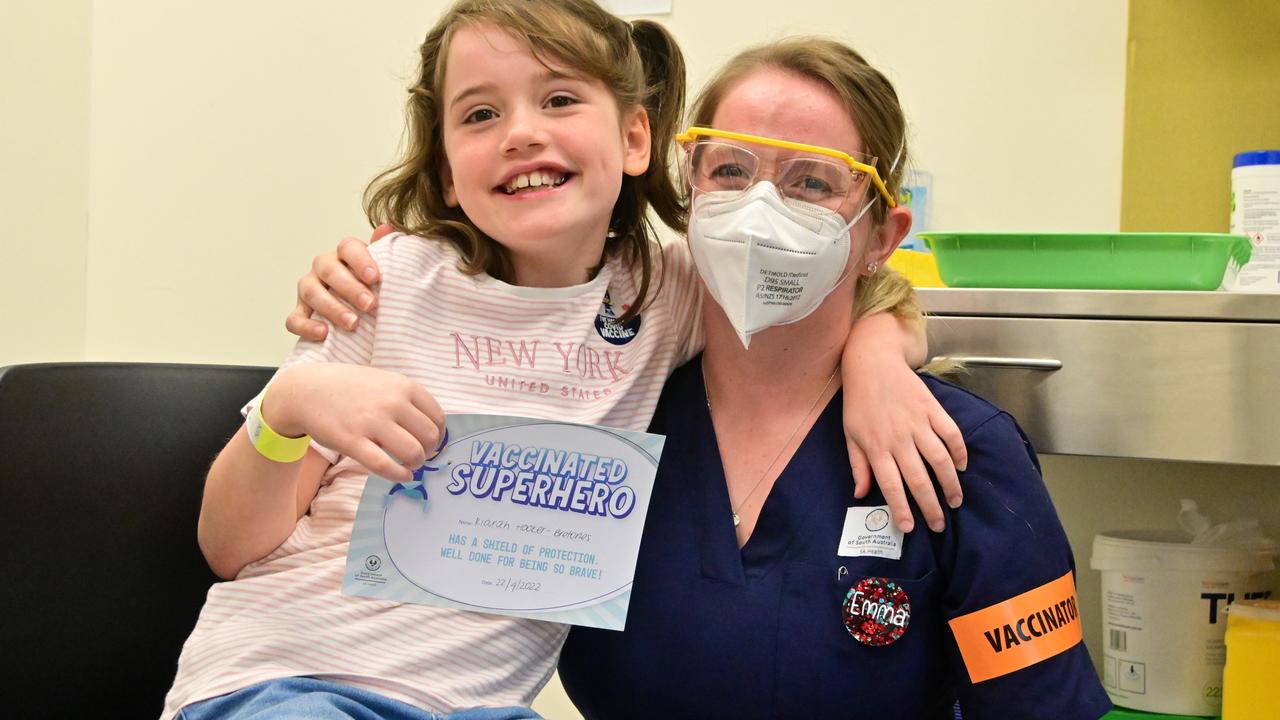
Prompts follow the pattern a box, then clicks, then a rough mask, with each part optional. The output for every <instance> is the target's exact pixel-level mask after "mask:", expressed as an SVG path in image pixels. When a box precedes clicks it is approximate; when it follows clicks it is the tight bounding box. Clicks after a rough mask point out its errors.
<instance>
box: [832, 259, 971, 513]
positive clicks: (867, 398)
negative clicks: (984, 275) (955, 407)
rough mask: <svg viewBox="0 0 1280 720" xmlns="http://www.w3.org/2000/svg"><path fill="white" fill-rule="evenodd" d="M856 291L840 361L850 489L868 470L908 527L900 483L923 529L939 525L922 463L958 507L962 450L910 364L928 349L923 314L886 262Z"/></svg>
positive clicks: (865, 487)
mask: <svg viewBox="0 0 1280 720" xmlns="http://www.w3.org/2000/svg"><path fill="white" fill-rule="evenodd" d="M857 298H858V300H857V303H858V305H857V307H855V309H854V317H855V318H857V319H856V320H855V322H854V324H853V328H852V329H851V330H850V332H849V340H848V342H847V343H846V344H845V350H844V357H843V360H842V363H841V367H842V368H843V369H842V371H841V372H842V373H843V380H844V427H845V439H846V441H847V442H848V445H849V461H850V464H851V465H852V466H853V475H854V495H855V496H856V497H863V496H865V495H866V494H867V492H868V491H870V489H871V477H872V476H873V475H874V477H875V480H876V483H877V484H879V486H880V491H881V493H882V494H883V495H884V497H885V501H886V502H887V503H888V504H889V512H890V514H891V515H892V516H893V518H894V521H895V522H896V524H897V525H898V527H899V528H900V529H901V530H903V531H904V532H908V531H910V530H911V529H912V528H913V526H914V522H913V520H912V518H911V511H910V508H909V507H908V506H907V497H906V492H905V490H904V488H903V485H904V484H905V485H906V487H907V488H909V489H910V490H911V495H912V497H914V498H915V501H916V504H917V505H919V506H920V511H921V514H922V515H924V518H925V521H926V522H927V523H928V524H929V527H930V529H932V530H934V531H941V530H942V529H943V527H944V526H945V519H944V518H945V515H944V513H943V510H942V507H941V505H939V503H938V498H937V494H936V493H935V491H934V485H933V482H932V480H931V479H930V478H929V474H928V471H927V470H926V469H925V463H928V465H929V466H930V467H932V468H933V472H934V475H935V476H936V477H937V479H938V484H939V486H940V487H941V489H942V493H943V495H944V496H945V497H946V500H947V504H948V505H950V506H951V507H958V506H959V505H960V502H961V500H962V499H963V493H962V492H961V490H960V482H959V479H958V477H957V476H956V471H957V470H960V471H963V470H964V469H965V466H966V464H967V462H968V456H967V454H966V451H965V446H964V439H963V437H962V436H961V434H960V429H959V428H958V427H956V424H955V423H954V422H953V421H952V420H951V417H950V416H949V415H947V413H946V411H944V410H943V409H942V406H941V405H939V404H938V401H937V400H936V399H935V398H934V397H933V393H931V392H929V390H928V388H926V387H925V385H924V383H923V382H922V381H921V380H920V378H919V377H917V376H916V374H915V372H914V371H913V370H912V368H915V367H919V366H921V365H923V364H924V360H925V356H926V354H927V350H928V348H927V341H926V339H925V333H924V314H923V312H922V311H921V309H920V306H919V304H918V302H917V300H916V294H915V291H914V290H913V289H912V288H911V285H910V283H908V282H907V280H906V278H904V277H902V276H901V275H899V274H898V273H896V272H894V271H893V270H891V269H889V268H884V269H882V270H881V271H880V272H879V273H878V274H876V275H872V276H871V277H868V278H864V279H863V280H862V281H861V285H860V286H859V289H858V293H857Z"/></svg>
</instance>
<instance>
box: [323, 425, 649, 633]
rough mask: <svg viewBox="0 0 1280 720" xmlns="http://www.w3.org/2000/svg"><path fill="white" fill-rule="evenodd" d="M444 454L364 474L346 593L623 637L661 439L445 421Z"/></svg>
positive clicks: (598, 430) (582, 428) (587, 428)
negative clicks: (395, 478)
mask: <svg viewBox="0 0 1280 720" xmlns="http://www.w3.org/2000/svg"><path fill="white" fill-rule="evenodd" d="M448 427H449V443H448V445H447V446H446V447H445V449H444V450H443V451H442V452H441V453H440V455H438V456H437V457H435V458H434V459H432V460H430V461H428V463H427V465H426V467H425V468H423V469H422V470H420V471H418V472H417V473H415V474H414V479H413V481H412V482H408V483H395V482H392V481H390V480H387V479H385V478H382V477H379V476H377V475H370V476H369V480H368V482H367V483H366V485H365V489H364V494H363V495H362V496H361V499H360V506H359V509H358V510H357V511H356V519H355V526H354V528H353V529H352V533H351V546H350V550H349V551H348V554H347V566H346V572H345V575H344V576H343V582H342V592H343V593H345V594H347V595H360V596H364V597H373V598H381V599H384V600H395V601H398V602H411V603H422V604H425V605H436V606H440V607H448V608H457V609H460V610H472V611H476V612H486V613H497V614H501V615H514V616H517V617H526V618H535V619H538V620H549V621H553V622H562V623H570V624H573V625H587V626H590V627H598V628H605V629H610V630H621V629H623V627H624V626H625V624H626V617H627V606H628V604H629V602H630V599H631V581H632V578H633V577H634V575H635V569H636V556H637V554H638V553H639V551H640V534H641V531H642V530H643V529H644V519H645V514H646V512H647V511H648V508H649V497H650V495H651V493H652V491H653V479H654V474H655V472H656V470H657V467H658V458H659V457H660V456H661V455H662V446H663V443H664V441H665V438H664V437H663V436H661V435H651V434H648V433H642V432H634V431H629V430H617V429H613V428H605V427H595V426H591V425H574V424H570V423H560V422H551V421H547V420H534V419H529V418H517V417H503V416H497V415H450V416H449V419H448Z"/></svg>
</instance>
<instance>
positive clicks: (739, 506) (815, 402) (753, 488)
mask: <svg viewBox="0 0 1280 720" xmlns="http://www.w3.org/2000/svg"><path fill="white" fill-rule="evenodd" d="M838 372H840V366H839V365H838V364H837V365H836V369H835V370H832V371H831V376H830V377H828V378H827V381H826V382H825V383H823V384H822V390H820V391H818V396H817V397H815V398H814V399H813V404H812V405H810V406H809V409H808V410H806V411H805V413H804V415H801V416H800V422H798V423H796V426H795V429H793V430H792V431H791V434H790V435H788V436H787V440H786V442H784V443H782V447H780V448H778V454H777V455H774V456H773V459H772V460H770V461H769V465H768V467H766V468H765V469H764V472H762V473H760V477H759V478H758V479H757V480H756V484H755V485H752V486H751V490H750V491H749V492H748V493H747V495H746V497H744V498H742V500H740V501H739V502H738V504H737V505H735V506H732V507H730V508H729V512H730V513H732V514H733V526H734V527H738V525H739V524H741V523H742V518H741V517H739V516H738V511H739V510H741V509H742V506H743V505H746V504H747V501H748V500H750V499H751V496H752V495H755V494H756V490H759V489H760V484H761V483H763V482H764V479H765V478H767V477H769V471H770V470H772V469H773V466H774V465H777V464H778V459H779V458H781V457H782V453H784V452H786V450H787V448H788V447H790V445H791V441H792V440H795V439H796V433H798V432H800V428H802V427H804V422H805V420H808V419H809V416H810V415H812V414H813V410H814V408H816V407H818V403H819V402H820V401H821V400H822V396H823V395H826V394H827V388H829V387H831V381H832V380H835V379H836V373H838ZM702 393H703V395H704V396H705V397H706V399H707V414H708V415H710V414H711V387H710V385H709V384H708V383H707V361H706V358H705V357H704V358H703V360H702ZM714 427H715V426H714V423H713V425H712V428H713V429H714ZM726 481H727V478H726ZM725 490H726V491H727V490H728V484H727V482H726V486H725ZM729 501H730V502H733V498H730V499H729Z"/></svg>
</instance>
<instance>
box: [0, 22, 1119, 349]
mask: <svg viewBox="0 0 1280 720" xmlns="http://www.w3.org/2000/svg"><path fill="white" fill-rule="evenodd" d="M90 6H91V9H92V12H91V13H90ZM443 6H444V3H442V2H440V1H439V0H435V1H433V2H421V1H420V0H414V1H410V0H395V1H387V2H381V3H367V4H350V3H338V2H328V3H316V2H310V1H306V0H277V1H276V2H270V3H262V2H250V1H249V0H226V1H225V2H218V3H197V2H193V1H191V0H184V1H181V2H169V1H166V0H133V1H131V2H128V3H122V2H106V1H99V2H93V3H89V2H88V0H83V1H82V2H79V3H70V4H67V3H63V4H60V5H58V7H59V8H63V9H60V10H55V9H43V5H42V4H38V3H35V2H22V3H19V4H18V5H16V6H14V5H10V4H6V6H5V10H4V12H5V13H6V14H7V15H8V16H12V18H11V19H12V22H5V23H4V27H5V30H3V32H4V33H6V35H5V37H6V38H8V36H9V35H12V36H13V38H12V40H11V41H10V42H8V43H7V44H6V45H7V50H8V57H7V58H6V62H5V63H4V65H3V66H2V67H0V78H3V79H4V81H5V83H6V84H8V83H10V82H15V83H18V84H19V85H20V87H25V88H26V96H27V97H39V98H43V101H42V102H39V103H34V105H35V106H37V107H39V108H40V110H41V112H39V114H36V113H33V112H30V111H29V110H28V109H26V108H25V107H18V106H15V105H10V104H8V103H6V105H5V108H4V109H3V110H0V112H2V113H4V114H3V115H0V117H2V118H3V119H4V121H5V123H4V124H5V128H6V130H5V132H4V140H3V141H0V142H3V143H4V145H3V146H2V147H4V149H5V153H6V154H5V156H4V160H5V161H6V162H5V169H6V172H5V173H4V180H3V182H4V185H3V186H0V189H3V190H4V191H5V192H4V193H3V196H4V199H3V200H2V201H0V202H4V203H5V204H4V205H0V207H2V208H4V211H5V212H4V214H3V216H0V221H3V223H4V227H5V230H6V233H5V243H6V246H13V247H15V248H21V250H20V253H21V254H20V255H19V261H18V262H15V263H13V264H12V265H10V267H11V268H14V269H11V270H8V271H7V273H6V274H13V273H14V272H15V270H17V272H18V273H19V274H20V275H21V276H22V278H23V279H22V280H21V281H20V282H18V283H14V282H12V281H9V282H7V283H6V287H5V290H4V292H5V296H4V298H5V300H6V302H5V303H4V307H5V311H6V315H11V314H15V312H16V310H17V309H18V308H23V309H24V310H31V311H32V312H33V315H32V317H30V318H29V320H27V322H28V323H29V325H25V326H23V333H22V337H23V341H22V342H20V343H16V344H14V345H9V344H8V343H6V345H5V346H4V347H0V363H4V362H14V361H19V360H24V359H30V358H33V357H41V358H49V359H53V358H57V359H79V358H81V357H83V358H88V359H96V360H100V359H143V360H168V361H208V362H247V363H275V362H278V361H279V359H280V358H282V357H283V355H284V354H285V353H286V352H287V350H288V347H289V345H290V340H289V338H288V337H287V336H286V335H285V334H284V333H283V332H282V330H281V327H282V321H283V315H284V313H285V312H286V311H287V310H288V309H289V308H290V307H291V305H292V303H291V298H292V296H293V281H294V279H295V278H296V277H297V276H298V275H299V274H300V273H301V272H302V271H303V270H305V269H306V267H307V265H308V263H309V259H310V258H311V256H313V255H314V254H315V253H316V252H318V251H320V250H322V249H325V248H328V247H331V246H332V245H334V244H335V243H336V241H337V240H338V239H339V238H340V237H342V236H343V235H345V234H358V233H362V232H364V231H365V230H366V225H365V224H364V222H363V218H362V216H361V212H360V192H361V190H362V189H363V187H364V185H365V183H366V182H367V181H368V179H369V178H370V177H371V176H372V175H373V174H374V173H375V172H377V171H378V170H379V169H381V168H383V167H385V166H386V165H387V164H388V163H389V162H390V161H391V160H392V159H393V157H394V152H395V149H396V147H397V143H398V140H399V137H400V132H401V107H402V104H403V100H404V92H403V87H404V85H405V84H406V82H407V79H408V78H409V77H410V76H411V74H412V67H413V62H414V57H415V54H416V45H417V43H418V42H419V41H420V40H421V37H422V35H423V34H424V33H425V31H426V28H427V27H428V25H429V24H430V23H431V22H432V20H433V19H434V18H435V16H436V15H437V14H438V12H439V10H440V9H441V8H443ZM723 7H724V5H723V4H721V3H713V2H695V1H694V0H682V1H681V2H676V3H675V12H674V13H673V14H672V15H670V16H668V17H665V18H663V20H664V22H666V23H667V24H668V26H669V27H671V28H672V30H673V31H674V32H675V33H676V35H677V36H678V37H679V38H680V40H681V41H682V43H683V44H684V47H685V48H686V52H687V54H688V59H689V66H690V70H691V84H692V86H693V87H697V86H698V85H699V84H700V83H701V82H702V80H703V79H705V77H706V76H707V75H708V74H709V73H710V72H711V70H712V69H713V68H714V67H716V66H717V65H718V64H720V63H721V62H722V61H723V60H724V59H726V58H727V57H729V56H730V55H731V54H732V53H733V52H735V51H736V50H738V49H740V48H741V47H743V46H745V45H747V44H750V43H754V42H758V41H762V40H768V39H771V38H776V37H779V36H782V35H785V34H789V33H827V34H832V35H836V36H839V37H842V38H845V39H847V40H848V41H850V42H851V43H853V44H854V45H855V46H856V47H859V48H860V49H861V50H863V52H864V53H865V54H866V55H867V56H868V58H869V59H870V60H871V61H872V62H874V63H876V64H878V65H880V66H881V67H883V68H885V69H886V70H887V71H888V72H889V74H890V75H891V77H892V78H893V79H894V80H895V81H896V82H897V84H898V86H899V89H900V91H901V93H902V95H903V97H904V102H905V105H906V107H907V109H908V112H909V114H910V115H911V117H912V120H913V127H914V130H915V142H916V150H917V161H918V164H919V166H920V167H922V168H925V169H928V170H930V171H931V172H932V173H933V174H934V183H935V184H934V199H935V200H936V204H935V205H934V208H933V210H932V214H933V219H934V222H932V223H931V224H932V225H934V226H935V227H939V228H940V227H947V228H952V229H976V228H987V229H1015V228H1023V229H1041V230H1067V229H1076V230H1083V229H1094V230H1108V229H1115V228H1116V227H1117V225H1118V218H1119V197H1120V195H1119V181H1120V157H1121V156H1120V144H1121V131H1122V99H1123V86H1124V43H1125V7H1124V3H1117V2H1114V0H1090V1H1089V2H1083V3H1069V4H1065V5H1064V4H1062V3H1051V2H1048V1H1047V0H1045V1H1038V2H1027V3H1008V2H999V1H997V0H985V1H983V2H970V3H963V4H961V3H946V2H941V1H934V2H921V3H911V4H904V3H899V4H893V3H882V2H868V1H866V0H855V1H853V2H846V3H832V2H827V1H825V0H824V1H817V0H799V1H797V2H790V3H786V5H785V8H784V9H782V10H781V11H780V9H779V7H778V6H776V5H774V4H770V3H765V2H761V1H760V0H751V1H749V2H741V3H735V4H734V12H733V15H732V18H731V19H728V18H726V17H725V16H724V15H723ZM14 8H18V9H17V10H16V12H15V10H14ZM90 16H92V39H91V40H89V38H88V33H89V27H90V23H89V18H90ZM67 18H69V22H68V21H67V20H66V19H67ZM6 19H10V18H9V17H6ZM46 38H47V41H46ZM51 47H56V48H57V51H56V52H50V48H51ZM86 55H88V58H86ZM87 63H89V64H91V67H92V83H91V84H88V83H87V77H88V76H87V74H86V72H85V65H86V64H87ZM67 90H70V92H66V91H67ZM86 102H90V107H91V109H92V122H91V123H90V124H89V128H88V132H86V118H87V117H88V113H87V111H86ZM10 127H16V128H18V132H16V133H15V132H12V131H10V130H8V128H10ZM86 136H88V137H89V138H90V139H91V142H90V143H89V144H88V146H87V148H86V144H85V143H86V140H85V138H86ZM86 188H87V190H86ZM86 205H87V208H88V212H89V216H90V218H91V221H90V222H89V223H88V227H87V231H86V229H85V226H84V224H83V215H84V208H85V207H86ZM36 211H39V212H38V213H37V212H36ZM37 215H38V216H39V219H38V220H37V219H34V218H36V217H37ZM17 218H22V222H23V223H25V224H22V225H18V224H17V220H16V219H17ZM51 221H56V222H58V223H62V224H64V225H63V226H60V227H58V228H55V230H56V232H49V233H41V232H39V230H40V229H42V228H43V227H44V225H45V224H47V223H49V222H51ZM77 223H78V224H77ZM86 232H87V235H86ZM51 237H56V238H58V239H59V240H60V241H61V242H60V243H59V244H58V245H57V246H54V245H53V244H52V243H50V242H48V239H49V238H51ZM68 239H70V240H72V241H73V242H71V243H70V244H69V245H68V244H67V240H68ZM10 257H12V255H11V256H10ZM7 264H8V263H7ZM66 268H76V269H77V270H78V271H79V272H87V280H84V281H79V282H76V281H70V282H69V281H67V279H66V277H65V273H66ZM83 268H87V271H86V270H84V269H83ZM59 280H61V282H58V281H59ZM52 287H57V288H59V292H57V293H49V292H48V288H52ZM38 298H39V299H41V302H34V300H35V299H38Z"/></svg>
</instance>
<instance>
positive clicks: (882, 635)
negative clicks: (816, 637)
mask: <svg viewBox="0 0 1280 720" xmlns="http://www.w3.org/2000/svg"><path fill="white" fill-rule="evenodd" d="M910 622H911V598H909V597H907V592H906V591H905V590H903V589H902V588H900V587H898V585H897V584H896V583H894V582H892V581H890V580H886V579H884V578H879V577H869V578H865V579H863V580H862V581H860V582H859V583H858V584H857V585H854V586H853V588H852V589H851V590H849V594H848V595H845V596H844V626H845V627H846V628H848V630H849V634H850V635H852V636H853V637H854V638H856V639H857V640H858V642H860V643H862V644H864V645H870V646H872V647H881V646H884V645H888V644H890V643H892V642H895V641H897V639H898V638H900V637H902V635H903V633H905V632H906V631H907V624H908V623H910Z"/></svg>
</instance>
